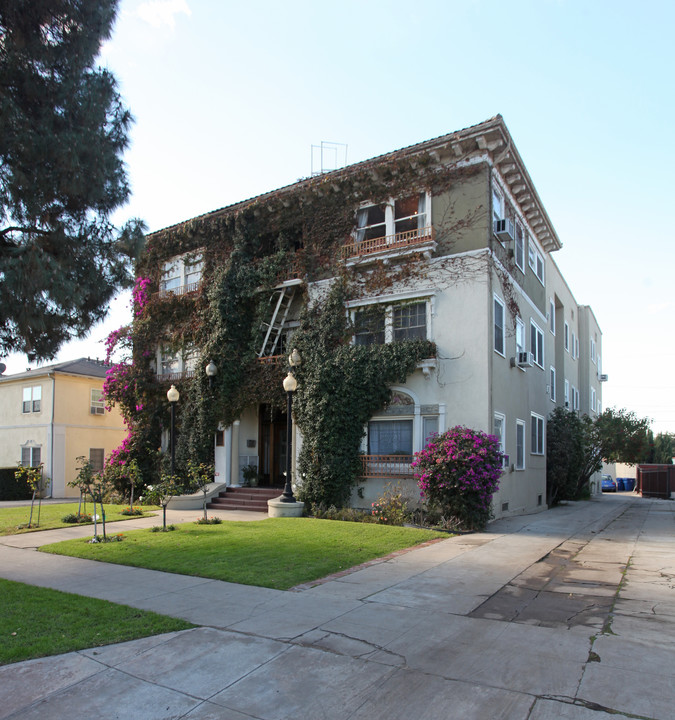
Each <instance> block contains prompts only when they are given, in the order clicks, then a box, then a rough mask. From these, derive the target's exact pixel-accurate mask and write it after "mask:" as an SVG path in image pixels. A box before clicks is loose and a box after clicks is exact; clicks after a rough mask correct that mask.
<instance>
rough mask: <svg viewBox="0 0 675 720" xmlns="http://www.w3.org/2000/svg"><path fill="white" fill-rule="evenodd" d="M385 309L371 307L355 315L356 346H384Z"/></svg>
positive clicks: (379, 306) (378, 306)
mask: <svg viewBox="0 0 675 720" xmlns="http://www.w3.org/2000/svg"><path fill="white" fill-rule="evenodd" d="M384 316H385V307H384V306H383V305H369V306H368V307H365V308H362V309H360V310H357V311H356V312H355V313H354V344H355V345H382V344H383V343H384V326H385V317H384Z"/></svg>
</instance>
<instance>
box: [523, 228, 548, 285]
mask: <svg viewBox="0 0 675 720" xmlns="http://www.w3.org/2000/svg"><path fill="white" fill-rule="evenodd" d="M527 258H528V263H529V265H530V267H531V268H532V271H533V272H534V274H535V275H536V276H537V277H538V278H539V282H540V283H541V284H542V285H543V284H544V258H543V256H542V254H541V253H540V252H539V250H538V248H536V247H535V245H534V241H533V240H532V238H530V239H529V243H528V250H527Z"/></svg>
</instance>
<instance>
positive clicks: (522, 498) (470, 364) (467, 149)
mask: <svg viewBox="0 0 675 720" xmlns="http://www.w3.org/2000/svg"><path fill="white" fill-rule="evenodd" d="M450 171H452V172H453V173H455V171H456V173H455V174H453V176H452V178H451V181H449V182H447V183H445V184H443V183H440V182H436V181H435V179H434V173H436V174H437V175H436V176H437V177H440V176H442V173H448V172H450ZM369 177H371V178H373V181H374V182H379V181H380V180H381V178H383V177H391V178H393V179H394V180H393V181H392V184H393V185H395V183H396V182H397V178H401V177H410V183H409V185H408V186H407V187H405V189H404V190H403V191H400V187H401V183H400V180H399V181H398V185H396V187H398V188H399V191H398V192H397V194H396V196H395V197H390V198H389V199H388V200H385V201H384V202H383V201H382V199H373V198H369V197H368V194H367V193H368V189H367V188H368V178H369ZM355 178H356V179H355ZM343 183H344V186H345V187H350V188H354V190H353V192H352V194H351V195H349V207H348V208H346V213H347V217H351V218H353V223H352V226H351V230H347V232H346V233H345V235H344V237H343V239H342V243H343V244H342V245H341V246H339V247H337V248H336V249H335V250H334V255H333V257H331V258H329V259H327V260H325V261H322V262H324V264H323V265H321V266H320V267H319V268H318V269H315V270H311V271H308V270H306V269H305V270H304V271H302V272H299V271H297V270H296V271H295V274H293V275H291V277H290V278H289V279H287V280H285V281H284V282H282V283H280V284H279V285H278V286H277V287H276V288H275V291H274V294H273V297H272V298H270V314H269V318H268V320H267V321H266V322H264V323H263V326H262V327H261V328H260V338H261V340H260V346H259V347H260V351H259V353H258V355H259V361H260V362H274V361H275V358H278V357H279V356H280V355H283V354H284V353H287V352H288V351H289V350H290V349H291V348H292V347H293V345H292V334H293V331H294V328H296V327H297V326H298V324H299V317H300V312H301V309H302V307H303V306H304V305H305V304H306V303H307V302H310V303H311V302H312V299H313V298H315V297H317V296H319V295H320V294H321V293H322V292H323V291H324V290H325V289H326V288H327V287H329V286H330V285H331V283H332V281H333V277H334V276H336V275H338V272H340V271H345V272H347V271H349V272H352V273H353V274H354V277H355V278H357V280H356V282H359V280H358V278H361V282H362V292H359V293H358V295H357V296H356V297H354V298H353V299H352V300H350V301H348V302H347V304H346V308H345V311H346V312H347V313H349V315H350V317H351V320H352V321H353V327H354V332H355V334H354V337H353V338H352V342H353V343H355V344H364V345H368V344H372V343H389V342H397V341H398V340H405V339H413V338H414V339H428V340H432V341H434V342H435V344H436V348H437V353H436V357H434V358H429V359H428V360H425V361H424V362H422V363H420V364H419V365H418V368H417V370H416V371H415V372H413V373H412V374H411V375H410V376H409V377H407V379H406V381H405V382H404V383H401V384H399V385H396V386H395V387H392V388H391V389H392V391H393V393H394V399H393V402H392V403H390V405H389V406H388V408H387V409H386V410H383V411H382V412H381V413H379V414H376V415H375V416H373V417H372V418H371V420H370V422H369V423H368V426H367V427H365V428H364V438H363V445H362V453H363V476H362V478H361V479H360V482H359V487H358V488H356V489H355V491H354V494H353V495H352V505H354V506H360V507H364V506H365V507H368V506H370V503H371V502H372V501H374V500H375V499H376V498H377V497H378V495H379V494H380V493H381V491H382V488H383V485H384V484H385V483H386V482H389V481H392V480H394V481H395V480H403V481H404V482H406V483H407V484H409V485H410V486H411V488H414V484H413V481H412V479H411V473H410V461H411V459H412V455H413V453H415V452H416V451H419V450H420V449H422V448H423V447H424V444H425V441H426V438H427V437H429V435H430V434H432V433H434V432H438V433H442V432H443V431H445V430H446V429H448V428H450V427H452V426H455V425H466V426H469V427H472V428H476V429H480V430H483V431H486V432H489V433H492V434H494V435H496V436H498V437H499V439H500V442H501V445H502V448H503V451H504V452H505V453H506V454H507V455H508V459H507V462H506V463H505V472H504V475H503V476H502V479H501V485H500V489H499V492H498V493H497V495H496V496H495V498H494V501H493V511H494V515H495V516H496V517H501V516H507V515H514V514H520V513H530V512H535V511H538V510H542V509H544V508H545V507H546V421H547V418H548V416H549V414H550V413H551V411H552V410H553V409H554V408H555V407H556V406H566V407H569V408H570V409H573V410H578V411H579V412H581V413H588V414H590V415H591V416H593V415H595V414H597V413H599V412H600V410H601V406H602V386H601V382H602V381H603V380H604V379H606V377H605V376H603V375H602V372H601V340H602V338H601V332H600V329H599V327H598V324H597V322H596V320H595V317H594V315H593V312H592V310H591V309H590V307H588V306H583V305H579V304H578V303H577V301H576V300H575V297H574V295H573V294H572V291H571V290H570V289H569V287H568V285H567V283H566V282H565V280H564V278H563V277H562V275H561V273H560V271H559V269H558V267H557V265H556V263H555V262H554V260H553V257H552V254H553V253H555V252H557V251H559V250H560V248H561V246H562V243H561V241H560V239H559V238H558V235H557V234H556V231H555V229H554V227H553V224H552V222H551V220H550V218H549V216H548V214H547V212H546V209H545V207H544V205H543V203H542V201H541V199H540V197H539V195H538V193H537V191H536V188H535V186H534V183H533V182H532V179H531V178H530V176H529V173H528V171H527V169H526V167H525V165H524V163H523V160H522V158H521V157H520V154H519V153H518V151H517V149H516V146H515V144H514V142H513V139H512V138H511V136H510V134H509V132H508V130H507V128H506V125H505V124H504V121H503V119H502V118H501V116H496V117H495V118H492V119H491V120H488V121H486V122H484V123H480V124H479V125H475V126H472V127H469V128H466V129H464V130H460V131H458V132H455V133H451V134H449V135H444V136H441V137H438V138H435V139H433V140H429V141H427V142H423V143H420V144H418V145H413V146H410V147H407V148H404V149H402V150H398V151H395V152H392V153H388V154H386V155H382V156H380V157H377V158H374V159H372V160H368V161H365V162H363V163H358V164H356V165H353V166H349V167H346V168H343V169H340V170H335V171H332V172H330V173H326V174H324V175H322V176H320V177H318V178H311V179H307V180H302V181H299V182H298V183H295V184H293V185H290V186H288V187H285V188H281V189H280V190H276V191H274V192H271V193H267V194H265V195H261V196H259V197H257V198H254V199H252V200H249V201H244V202H241V203H238V204H236V205H233V206H231V207H229V208H223V209H222V210H216V211H214V212H212V213H209V214H208V215H205V216H201V217H200V218H194V219H192V220H189V221H186V222H185V223H181V224H179V225H176V226H173V227H171V228H167V229H165V230H162V231H159V232H158V233H155V234H154V235H151V236H150V238H149V242H150V243H153V242H154V239H155V238H157V239H158V241H161V240H162V239H163V238H170V239H173V242H174V245H173V247H180V248H182V252H183V254H182V255H177V256H174V257H161V258H160V264H159V265H158V267H156V268H155V270H154V277H155V280H153V282H155V283H156V285H157V288H156V289H157V291H159V297H160V299H161V298H162V297H164V298H172V299H171V302H173V303H174V306H175V307H178V304H179V301H178V300H177V298H176V297H175V296H176V295H178V296H186V297H187V296H189V295H190V294H191V293H192V294H193V295H199V292H197V290H198V289H200V287H201V286H208V283H209V282H211V276H210V275H209V272H208V268H209V262H210V263H211V267H212V266H213V264H214V260H213V258H214V257H215V250H214V248H218V247H219V244H220V243H222V239H221V234H220V233H221V230H220V227H221V225H219V224H222V225H225V224H226V223H227V222H228V221H233V219H236V218H237V215H238V213H244V212H246V211H250V212H251V213H253V214H254V215H256V216H257V217H270V218H273V217H274V213H275V212H276V210H275V208H276V207H277V206H289V205H290V206H291V207H295V205H293V203H294V202H297V198H298V197H300V199H301V201H300V202H299V203H298V207H299V208H301V213H302V218H303V222H304V223H305V225H306V226H309V227H310V228H311V222H310V220H309V219H311V217H312V202H313V198H316V197H320V196H321V193H324V194H328V195H330V194H331V193H336V192H338V191H339V190H340V189H341V187H342V184H343ZM317 188H318V190H317ZM312 193H315V194H314V195H313V194H312ZM392 194H393V193H392ZM374 200H377V202H374ZM298 214H299V215H300V211H298ZM320 217H321V220H322V222H323V223H324V225H326V224H330V220H328V219H326V218H324V217H323V216H320ZM293 237H295V236H293ZM297 237H298V238H299V239H296V240H295V242H296V248H297V249H296V255H298V256H300V257H302V253H303V252H307V251H308V248H309V250H310V251H311V247H312V246H311V242H312V237H311V233H309V234H307V235H305V230H304V227H303V229H302V230H298V236H297ZM186 253H187V254H186ZM189 253H192V254H189ZM207 261H209V262H207ZM220 262H222V261H220ZM202 263H203V264H202ZM420 264H421V268H422V271H420ZM413 265H414V268H415V269H414V272H415V275H414V276H413V277H414V280H411V276H410V275H406V272H405V269H406V268H407V267H409V268H412V267H413ZM203 268H206V270H203ZM211 272H212V270H211ZM411 272H413V270H411ZM378 273H379V274H382V273H388V277H389V279H390V282H388V283H380V285H379V286H378V285H377V283H373V284H374V285H375V286H376V287H377V289H376V290H374V291H370V292H369V290H368V288H369V285H368V281H369V278H370V279H372V278H376V277H379V275H378ZM157 278H159V279H158V280H157ZM185 302H189V301H188V300H186V301H185ZM156 307H157V308H159V305H157V306H156ZM153 311H154V310H153ZM167 317H168V316H167ZM150 350H152V352H153V354H154V353H156V361H155V367H156V371H157V374H158V375H159V379H160V381H164V384H165V385H166V387H168V385H169V384H170V383H172V382H176V383H178V384H179V386H180V382H181V381H182V380H183V381H185V380H186V379H187V378H190V377H192V376H193V375H194V373H195V372H197V371H199V372H202V369H201V367H200V366H199V365H197V364H196V358H197V357H198V349H195V348H194V347H190V346H189V345H186V347H185V348H184V349H183V351H182V352H180V351H178V352H176V351H173V352H165V351H164V350H163V348H162V347H161V346H160V347H157V348H154V347H153V348H148V352H149V351H150ZM214 359H215V360H216V361H219V359H218V358H214ZM205 360H208V358H206V359H205ZM281 360H282V362H283V357H282V358H281ZM280 372H281V370H280ZM281 376H282V375H280V377H281ZM327 401H330V402H339V398H327ZM285 427H286V415H285V412H283V411H281V410H279V411H275V412H272V411H270V409H269V407H268V406H265V405H263V404H257V405H251V406H250V407H248V408H247V409H246V410H245V411H244V412H243V413H242V414H241V416H240V417H239V419H237V420H236V421H235V422H233V423H232V424H230V425H228V426H227V427H224V426H223V425H222V424H221V426H220V427H214V428H213V431H214V436H215V462H216V470H217V474H218V476H219V479H220V480H221V481H222V482H225V483H227V484H228V485H238V484H239V483H240V482H241V468H242V467H243V466H246V465H256V466H257V467H258V468H259V470H260V473H261V475H262V477H263V481H262V482H263V484H270V485H278V484H279V482H280V481H281V479H282V478H281V473H280V470H281V469H282V468H283V467H284V463H285V440H284V434H283V433H284V429H285ZM294 429H295V428H294ZM301 446H302V437H301V436H300V434H299V433H296V435H295V436H294V441H293V448H294V457H293V460H294V462H295V459H296V458H297V453H298V452H299V450H300V448H301Z"/></svg>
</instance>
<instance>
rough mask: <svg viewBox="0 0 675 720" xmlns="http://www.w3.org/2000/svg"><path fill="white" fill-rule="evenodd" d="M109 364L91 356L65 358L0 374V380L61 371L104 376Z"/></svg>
mask: <svg viewBox="0 0 675 720" xmlns="http://www.w3.org/2000/svg"><path fill="white" fill-rule="evenodd" d="M110 367H111V366H110V365H108V364H107V363H104V362H103V361H102V360H92V359H91V358H79V359H77V360H67V361H66V362H61V363H56V364H54V365H43V366H42V367H39V368H35V369H33V370H30V369H29V370H26V371H25V372H22V373H14V374H13V375H3V376H0V382H3V381H7V380H22V379H24V378H32V377H40V376H42V375H47V374H51V373H62V374H65V375H86V376H87V377H95V378H101V379H103V378H105V376H106V372H107V370H108V369H109V368H110Z"/></svg>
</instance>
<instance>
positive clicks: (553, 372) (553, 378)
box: [550, 365, 556, 402]
mask: <svg viewBox="0 0 675 720" xmlns="http://www.w3.org/2000/svg"><path fill="white" fill-rule="evenodd" d="M550 375H551V402H555V401H556V392H555V368H554V367H553V365H551V366H550Z"/></svg>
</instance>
